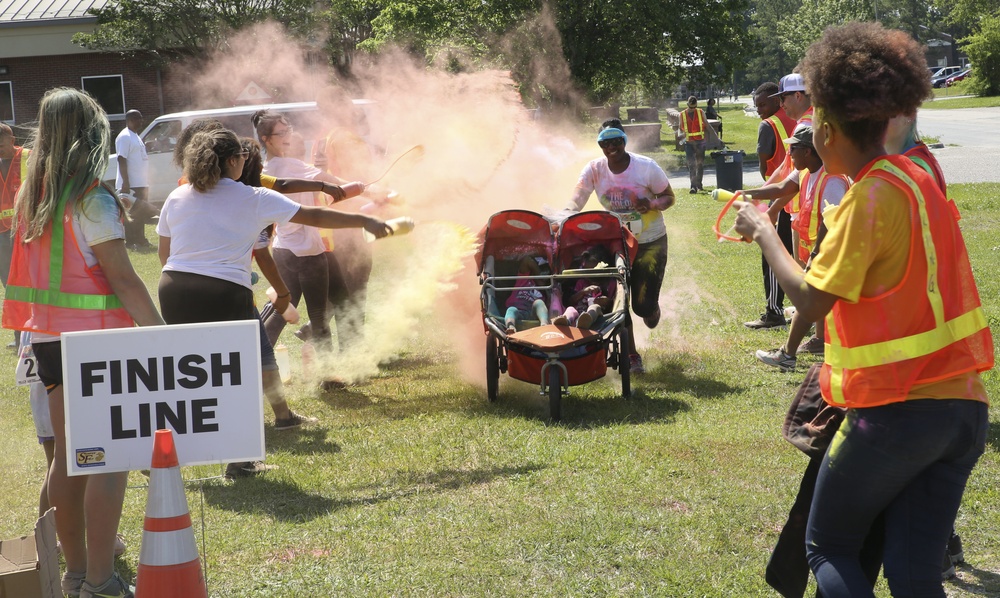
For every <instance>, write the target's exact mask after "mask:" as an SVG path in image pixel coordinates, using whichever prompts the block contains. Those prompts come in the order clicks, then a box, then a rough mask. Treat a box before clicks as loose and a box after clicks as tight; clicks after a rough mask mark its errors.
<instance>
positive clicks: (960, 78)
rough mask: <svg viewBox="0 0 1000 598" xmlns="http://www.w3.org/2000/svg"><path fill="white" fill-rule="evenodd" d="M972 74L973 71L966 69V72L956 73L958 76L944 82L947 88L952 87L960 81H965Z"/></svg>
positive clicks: (955, 75)
mask: <svg viewBox="0 0 1000 598" xmlns="http://www.w3.org/2000/svg"><path fill="white" fill-rule="evenodd" d="M971 72H972V69H971V68H968V69H965V70H964V71H961V72H959V73H956V74H954V75H952V76H950V77H948V78H947V79H946V80H945V82H944V86H945V87H951V86H952V85H954V84H956V83H958V82H959V81H964V80H965V78H966V77H968V76H969V73H971Z"/></svg>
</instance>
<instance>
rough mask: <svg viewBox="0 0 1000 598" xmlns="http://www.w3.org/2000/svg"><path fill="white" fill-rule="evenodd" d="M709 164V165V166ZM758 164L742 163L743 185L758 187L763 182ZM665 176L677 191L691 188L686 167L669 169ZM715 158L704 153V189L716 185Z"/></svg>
mask: <svg viewBox="0 0 1000 598" xmlns="http://www.w3.org/2000/svg"><path fill="white" fill-rule="evenodd" d="M710 164H711V166H709V165H710ZM759 168H760V167H759V165H758V162H757V161H756V160H754V161H752V162H744V163H743V187H744V188H746V187H760V186H761V185H763V184H764V180H763V179H762V178H761V177H760V170H759ZM667 178H669V179H670V186H671V187H673V188H674V191H675V192H677V193H687V192H688V189H690V188H691V177H690V176H689V175H688V171H687V168H684V169H683V170H671V171H670V172H668V173H667ZM717 182H718V181H717V178H716V169H715V160H712V158H711V157H709V155H708V154H706V155H705V173H704V175H703V176H702V178H701V183H702V186H703V187H705V188H706V189H710V188H712V187H716V186H718V185H717Z"/></svg>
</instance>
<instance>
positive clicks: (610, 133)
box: [597, 127, 628, 143]
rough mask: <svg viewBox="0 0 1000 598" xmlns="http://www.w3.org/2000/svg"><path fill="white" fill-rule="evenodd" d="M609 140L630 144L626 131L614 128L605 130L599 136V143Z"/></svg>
mask: <svg viewBox="0 0 1000 598" xmlns="http://www.w3.org/2000/svg"><path fill="white" fill-rule="evenodd" d="M608 139H624V140H625V143H628V135H626V134H625V131H622V130H621V129H616V128H614V127H608V128H607V129H603V130H601V132H600V133H598V134H597V143H600V142H602V141H607V140H608Z"/></svg>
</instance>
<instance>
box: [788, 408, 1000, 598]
mask: <svg viewBox="0 0 1000 598" xmlns="http://www.w3.org/2000/svg"><path fill="white" fill-rule="evenodd" d="M988 425H989V414H988V408H987V405H986V404H984V403H980V402H977V401H969V400H957V399H923V400H915V401H905V402H902V403H894V404H891V405H884V406H882V407H870V408H865V409H852V410H850V411H849V412H848V414H847V418H846V419H845V420H844V423H843V424H842V425H841V427H840V430H838V431H837V435H836V437H835V438H834V440H833V443H832V444H831V445H830V450H829V451H827V454H826V457H825V458H824V459H823V464H822V466H821V469H820V473H819V479H818V480H817V482H816V494H815V496H814V497H813V502H812V508H811V510H810V513H809V523H808V528H807V530H806V552H807V554H808V558H809V566H810V567H811V568H812V570H813V573H814V574H815V575H816V580H817V582H818V584H819V587H820V590H821V591H822V592H823V596H825V597H826V598H837V597H841V596H843V597H851V598H857V597H859V596H873V594H872V589H871V583H870V582H869V581H868V579H867V578H866V577H865V574H864V572H863V571H862V569H861V565H860V563H859V561H858V551H859V550H860V548H861V545H862V543H863V542H864V539H865V536H866V535H867V534H868V529H869V528H870V527H871V524H872V521H873V520H874V519H875V517H876V516H878V514H879V513H882V512H883V511H884V512H885V554H884V574H885V578H886V580H887V581H888V582H889V589H890V590H891V591H892V595H893V596H894V597H895V598H901V597H904V596H935V597H941V598H943V597H944V595H945V593H944V589H943V588H942V586H941V560H942V558H943V555H944V551H945V546H946V545H947V543H948V536H949V534H950V533H951V528H952V524H953V523H954V521H955V515H956V514H957V513H958V506H959V503H960V502H961V500H962V493H963V492H964V491H965V483H966V481H967V480H968V479H969V474H970V473H971V472H972V468H973V467H974V466H975V464H976V461H977V460H978V459H979V456H980V455H982V454H983V451H984V450H985V447H986V430H987V427H988Z"/></svg>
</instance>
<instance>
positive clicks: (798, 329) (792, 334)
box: [785, 311, 812, 357]
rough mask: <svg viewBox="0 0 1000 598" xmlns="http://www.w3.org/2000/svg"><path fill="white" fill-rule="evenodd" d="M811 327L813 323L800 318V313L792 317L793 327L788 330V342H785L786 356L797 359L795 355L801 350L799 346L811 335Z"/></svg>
mask: <svg viewBox="0 0 1000 598" xmlns="http://www.w3.org/2000/svg"><path fill="white" fill-rule="evenodd" d="M810 326H812V322H809V321H807V320H806V319H805V318H803V317H801V316H799V312H797V311H796V312H795V314H794V315H793V316H792V325H791V326H789V328H788V340H787V341H786V342H785V353H786V354H788V355H791V356H792V357H795V353H796V352H797V351H798V350H799V344H800V343H802V339H803V338H805V336H806V334H808V333H809V327H810Z"/></svg>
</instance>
